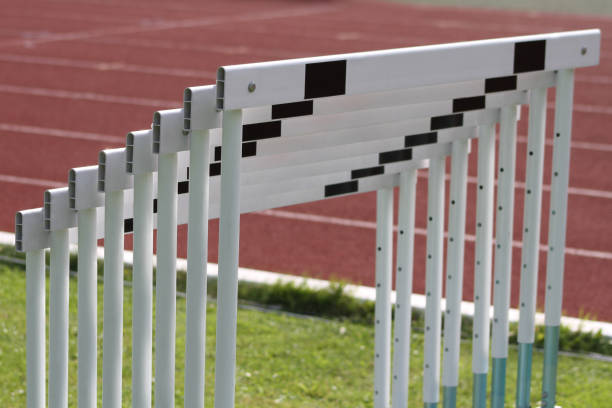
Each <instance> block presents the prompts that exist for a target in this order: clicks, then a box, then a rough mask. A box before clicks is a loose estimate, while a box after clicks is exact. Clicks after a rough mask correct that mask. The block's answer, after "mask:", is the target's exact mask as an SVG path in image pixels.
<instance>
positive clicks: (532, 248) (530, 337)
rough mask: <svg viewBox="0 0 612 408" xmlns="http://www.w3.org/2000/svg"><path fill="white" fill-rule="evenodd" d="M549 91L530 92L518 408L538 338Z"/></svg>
mask: <svg viewBox="0 0 612 408" xmlns="http://www.w3.org/2000/svg"><path fill="white" fill-rule="evenodd" d="M546 91H547V90H546V88H537V89H533V90H532V91H531V99H530V102H529V131H528V132H529V134H528V140H527V169H526V173H527V174H526V180H525V204H524V213H523V250H522V254H521V255H522V256H521V283H520V294H519V311H520V317H519V329H518V343H519V364H518V374H517V387H516V405H517V408H528V407H529V396H530V388H531V387H530V385H531V356H532V351H533V341H534V337H535V312H536V295H537V289H538V255H539V251H540V215H541V207H542V173H543V170H544V140H545V136H546V135H545V130H546Z"/></svg>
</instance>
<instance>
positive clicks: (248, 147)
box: [242, 142, 257, 157]
mask: <svg viewBox="0 0 612 408" xmlns="http://www.w3.org/2000/svg"><path fill="white" fill-rule="evenodd" d="M256 154H257V142H247V143H243V144H242V157H251V156H255V155H256Z"/></svg>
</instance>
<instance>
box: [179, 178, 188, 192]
mask: <svg viewBox="0 0 612 408" xmlns="http://www.w3.org/2000/svg"><path fill="white" fill-rule="evenodd" d="M188 192H189V182H188V181H180V182H179V183H178V193H179V194H186V193H188Z"/></svg>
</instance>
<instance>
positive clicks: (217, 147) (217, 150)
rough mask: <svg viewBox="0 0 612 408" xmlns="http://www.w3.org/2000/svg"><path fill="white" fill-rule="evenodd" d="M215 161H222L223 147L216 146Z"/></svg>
mask: <svg viewBox="0 0 612 408" xmlns="http://www.w3.org/2000/svg"><path fill="white" fill-rule="evenodd" d="M215 161H221V146H215Z"/></svg>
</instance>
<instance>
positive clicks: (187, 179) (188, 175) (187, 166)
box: [187, 166, 189, 180]
mask: <svg viewBox="0 0 612 408" xmlns="http://www.w3.org/2000/svg"><path fill="white" fill-rule="evenodd" d="M187 180H189V166H187Z"/></svg>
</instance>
